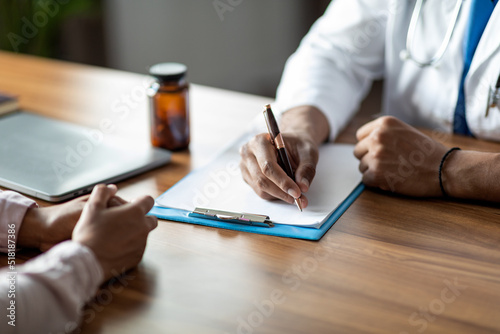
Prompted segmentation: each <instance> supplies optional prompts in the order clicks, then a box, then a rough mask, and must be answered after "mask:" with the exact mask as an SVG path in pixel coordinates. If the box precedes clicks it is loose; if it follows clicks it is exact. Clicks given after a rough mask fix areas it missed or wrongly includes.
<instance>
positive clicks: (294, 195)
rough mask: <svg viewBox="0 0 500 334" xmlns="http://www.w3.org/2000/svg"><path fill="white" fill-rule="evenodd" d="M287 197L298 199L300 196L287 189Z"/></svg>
mask: <svg viewBox="0 0 500 334" xmlns="http://www.w3.org/2000/svg"><path fill="white" fill-rule="evenodd" d="M288 195H290V196H292V197H293V198H299V197H300V194H299V193H298V192H297V191H295V190H293V189H288Z"/></svg>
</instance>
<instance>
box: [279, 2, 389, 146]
mask: <svg viewBox="0 0 500 334" xmlns="http://www.w3.org/2000/svg"><path fill="white" fill-rule="evenodd" d="M390 2H391V1H390V0H333V1H332V2H331V4H330V5H329V7H328V9H327V10H326V12H325V14H324V15H323V16H322V17H321V18H320V19H318V21H317V22H316V23H315V24H314V25H313V26H312V28H311V30H310V31H309V33H308V34H307V35H306V36H305V37H304V39H303V40H302V42H301V44H300V46H299V48H298V49H297V51H296V52H295V53H294V54H293V55H292V56H291V57H290V58H289V59H288V61H287V63H286V66H285V70H284V73H283V76H282V79H281V82H280V85H279V87H278V92H277V109H278V110H281V111H286V110H289V109H290V108H293V107H297V106H303V105H311V106H314V107H317V108H318V109H319V110H321V111H322V112H323V113H324V114H325V116H326V117H327V119H328V121H329V124H330V140H333V139H334V138H335V137H336V136H337V135H338V133H339V131H340V130H341V129H342V128H343V127H344V126H345V125H346V124H347V122H348V121H349V119H350V118H351V117H352V116H353V114H354V112H355V111H356V110H357V108H358V107H359V104H360V103H361V101H362V99H363V98H364V97H365V96H366V94H367V92H368V90H369V88H370V87H371V83H372V81H373V80H374V79H378V78H381V77H382V76H383V74H384V49H385V37H386V26H387V18H388V16H389V12H390V4H389V3H390Z"/></svg>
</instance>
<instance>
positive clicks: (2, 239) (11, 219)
mask: <svg viewBox="0 0 500 334" xmlns="http://www.w3.org/2000/svg"><path fill="white" fill-rule="evenodd" d="M36 206H37V205H36V203H35V201H33V200H31V199H29V198H27V197H24V196H22V195H20V194H18V193H16V192H14V191H1V190H0V252H1V253H6V252H8V251H9V250H13V249H16V246H17V239H18V236H19V230H20V229H21V223H22V221H23V219H24V216H25V215H26V211H27V210H28V208H30V207H36ZM9 230H10V231H12V232H13V233H9ZM9 243H10V247H9Z"/></svg>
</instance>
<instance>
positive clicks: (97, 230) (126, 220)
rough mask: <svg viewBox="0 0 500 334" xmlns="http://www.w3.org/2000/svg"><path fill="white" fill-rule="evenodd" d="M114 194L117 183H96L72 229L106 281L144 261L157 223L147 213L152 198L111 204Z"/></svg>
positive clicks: (74, 237)
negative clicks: (96, 262) (92, 255)
mask: <svg viewBox="0 0 500 334" xmlns="http://www.w3.org/2000/svg"><path fill="white" fill-rule="evenodd" d="M115 193H116V187H114V186H105V185H98V186H96V187H95V188H94V190H93V191H92V194H91V195H90V198H89V199H88V201H87V203H86V204H85V208H84V210H83V213H82V216H81V218H80V220H79V221H78V223H77V225H76V227H75V230H74V231H73V240H74V241H75V242H78V243H80V244H82V245H85V246H87V247H88V248H90V249H91V250H92V252H93V253H94V255H95V256H96V258H97V260H98V261H99V264H100V265H101V267H102V269H103V272H104V278H105V280H108V279H110V278H111V277H113V276H114V275H117V274H120V273H122V272H123V271H125V270H128V269H131V268H132V267H135V266H136V265H137V264H138V263H139V262H140V261H141V259H142V255H143V253H144V249H145V248H146V240H147V237H148V234H149V232H151V231H152V230H153V229H155V228H156V226H157V225H158V221H157V219H156V217H153V216H146V214H147V213H148V212H149V210H150V209H151V208H152V207H153V205H154V200H153V198H151V197H150V196H143V197H139V198H137V199H136V200H134V201H132V202H131V203H128V202H125V201H122V203H121V204H119V205H117V206H112V203H110V201H111V202H114V201H115V200H113V198H114V195H115ZM115 204H117V203H115Z"/></svg>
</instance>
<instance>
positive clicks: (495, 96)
mask: <svg viewBox="0 0 500 334" xmlns="http://www.w3.org/2000/svg"><path fill="white" fill-rule="evenodd" d="M464 2H465V0H457V4H456V5H455V8H454V10H453V16H452V20H451V23H450V24H449V25H448V29H447V30H446V34H445V36H444V39H443V41H442V42H441V45H440V46H439V48H438V49H437V51H436V53H435V54H434V55H433V56H432V57H431V58H430V59H427V60H421V59H417V58H416V57H415V55H414V53H413V44H414V38H415V31H416V29H417V24H418V21H419V19H420V15H421V12H422V7H423V4H424V0H417V2H416V3H415V8H414V9H413V13H412V15H411V20H410V26H409V27H408V33H407V35H406V49H405V50H403V51H401V53H400V58H401V60H403V61H406V60H410V61H412V62H413V63H415V64H416V65H417V66H419V67H422V68H424V67H429V66H435V65H436V64H437V63H439V61H440V60H441V59H443V56H444V54H445V53H446V50H447V49H448V47H449V46H450V41H451V38H452V36H453V33H454V32H455V28H456V27H457V22H458V17H459V15H460V11H461V10H462V5H463V3H464ZM499 106H500V77H499V78H498V81H497V84H496V86H494V87H490V91H489V94H488V105H487V107H486V115H485V117H488V114H489V111H490V109H491V108H498V107H499Z"/></svg>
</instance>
